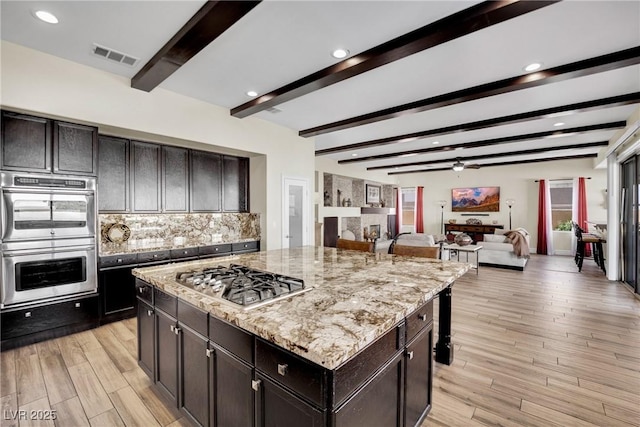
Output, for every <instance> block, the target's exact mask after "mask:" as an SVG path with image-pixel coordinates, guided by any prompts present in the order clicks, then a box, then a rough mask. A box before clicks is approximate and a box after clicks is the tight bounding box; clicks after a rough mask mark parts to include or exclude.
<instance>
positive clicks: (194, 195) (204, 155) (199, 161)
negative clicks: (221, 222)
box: [189, 150, 222, 212]
mask: <svg viewBox="0 0 640 427" xmlns="http://www.w3.org/2000/svg"><path fill="white" fill-rule="evenodd" d="M189 174H190V185H191V199H190V204H191V212H220V211H221V210H222V204H221V190H222V156H221V155H220V154H215V153H210V152H207V151H196V150H192V151H191V156H190V165H189Z"/></svg>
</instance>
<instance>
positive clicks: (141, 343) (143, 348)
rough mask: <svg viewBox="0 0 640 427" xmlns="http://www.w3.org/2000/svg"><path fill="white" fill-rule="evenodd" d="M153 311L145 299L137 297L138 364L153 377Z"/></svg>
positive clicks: (154, 367)
mask: <svg viewBox="0 0 640 427" xmlns="http://www.w3.org/2000/svg"><path fill="white" fill-rule="evenodd" d="M155 323H156V321H155V311H154V309H153V307H152V306H151V305H149V304H147V302H146V301H144V300H142V299H140V298H139V299H138V365H139V366H140V367H141V368H142V370H143V371H145V372H146V374H147V375H148V376H149V378H151V380H154V379H155V371H156V363H155V357H156V356H155V336H156V334H155V328H156V326H155Z"/></svg>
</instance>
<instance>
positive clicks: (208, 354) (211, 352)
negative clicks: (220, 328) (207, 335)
mask: <svg viewBox="0 0 640 427" xmlns="http://www.w3.org/2000/svg"><path fill="white" fill-rule="evenodd" d="M206 354H207V357H211V355H212V354H213V349H211V348H208V349H207V350H206Z"/></svg>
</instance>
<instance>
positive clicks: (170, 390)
mask: <svg viewBox="0 0 640 427" xmlns="http://www.w3.org/2000/svg"><path fill="white" fill-rule="evenodd" d="M157 301H158V300H157V299H156V310H155V320H156V324H155V334H156V384H157V385H158V386H159V388H160V390H161V391H162V392H164V394H165V395H166V396H167V397H168V398H169V399H170V400H171V401H172V402H174V404H177V400H178V332H177V331H176V328H177V321H176V319H175V317H172V316H170V315H168V314H166V313H164V312H163V311H162V310H159V309H158V305H157Z"/></svg>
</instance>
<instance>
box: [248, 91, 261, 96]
mask: <svg viewBox="0 0 640 427" xmlns="http://www.w3.org/2000/svg"><path fill="white" fill-rule="evenodd" d="M247 95H249V96H251V97H253V96H258V92H256V91H255V90H250V91H248V92H247Z"/></svg>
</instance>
